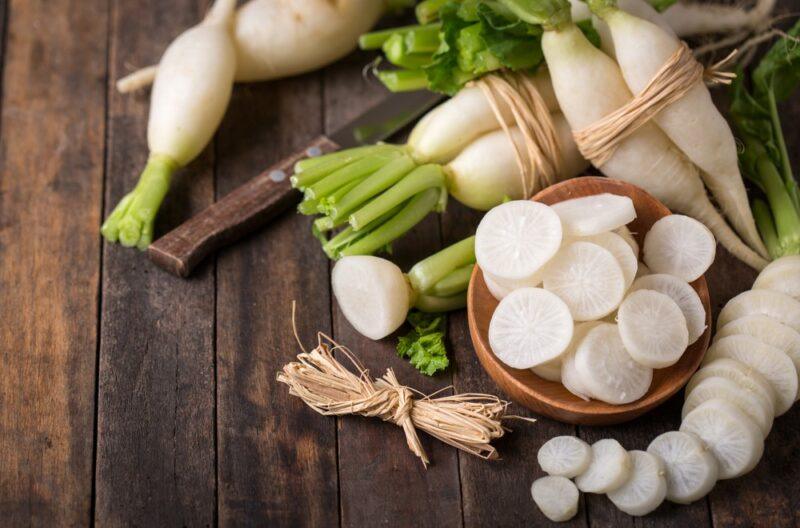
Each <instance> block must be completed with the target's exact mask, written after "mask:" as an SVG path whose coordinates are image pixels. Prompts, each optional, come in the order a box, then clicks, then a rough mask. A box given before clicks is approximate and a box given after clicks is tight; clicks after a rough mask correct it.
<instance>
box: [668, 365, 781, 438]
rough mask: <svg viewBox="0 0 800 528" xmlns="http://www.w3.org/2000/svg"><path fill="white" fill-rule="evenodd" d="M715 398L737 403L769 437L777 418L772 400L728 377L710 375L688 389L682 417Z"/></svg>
mask: <svg viewBox="0 0 800 528" xmlns="http://www.w3.org/2000/svg"><path fill="white" fill-rule="evenodd" d="M715 398H719V399H722V400H725V401H726V402H728V403H732V404H733V405H735V406H736V407H737V408H738V409H739V410H740V411H742V412H743V413H745V414H746V415H747V417H748V418H750V419H751V420H753V423H755V424H756V425H758V427H759V429H761V433H762V434H763V435H764V438H766V437H767V435H768V434H769V432H770V430H771V429H772V421H773V419H774V418H775V409H774V407H773V405H772V401H771V400H769V399H768V398H765V397H763V396H760V395H759V394H758V393H756V392H748V391H745V390H742V388H741V387H740V386H739V385H738V384H736V383H734V382H733V381H731V380H729V379H726V378H721V377H710V378H707V379H705V380H703V381H701V382H700V383H698V384H697V385H695V386H694V387H692V390H691V391H687V392H686V401H685V402H684V404H683V409H682V410H681V418H685V417H686V415H687V414H689V413H690V412H692V411H693V410H695V409H696V408H697V407H699V406H700V405H702V404H703V403H705V402H707V401H709V400H713V399H715Z"/></svg>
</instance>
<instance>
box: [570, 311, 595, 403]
mask: <svg viewBox="0 0 800 528" xmlns="http://www.w3.org/2000/svg"><path fill="white" fill-rule="evenodd" d="M599 324H600V323H599V322H596V321H589V322H586V323H579V324H577V325H575V330H574V331H573V333H572V341H570V343H569V346H568V347H567V351H566V352H565V353H564V356H563V357H562V358H561V384H562V385H564V388H565V389H567V390H568V391H570V392H571V393H572V394H574V395H575V396H577V397H578V398H581V399H582V400H586V401H589V399H590V398H591V394H590V393H589V389H588V388H587V387H586V384H585V383H584V381H583V378H581V375H580V373H579V372H578V370H577V369H576V368H575V351H576V350H577V349H578V346H579V345H580V344H581V342H582V341H583V338H585V337H586V334H588V333H589V331H590V330H591V329H592V328H594V327H596V326H597V325H599Z"/></svg>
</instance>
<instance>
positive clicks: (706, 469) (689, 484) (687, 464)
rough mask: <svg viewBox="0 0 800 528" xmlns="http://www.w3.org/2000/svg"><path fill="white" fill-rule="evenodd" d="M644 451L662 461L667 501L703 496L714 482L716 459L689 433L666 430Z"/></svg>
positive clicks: (689, 500)
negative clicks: (665, 479) (665, 478)
mask: <svg viewBox="0 0 800 528" xmlns="http://www.w3.org/2000/svg"><path fill="white" fill-rule="evenodd" d="M647 452H648V453H652V454H654V455H656V456H658V457H659V458H661V460H663V461H664V469H665V470H666V475H665V476H666V477H667V500H670V501H672V502H677V503H679V504H689V503H692V502H694V501H696V500H699V499H701V498H703V497H705V496H706V495H707V494H708V492H709V491H711V489H712V488H713V487H714V484H716V483H717V476H718V474H719V465H718V464H717V459H716V458H714V455H713V454H712V453H711V451H710V450H709V449H708V448H707V447H706V446H705V444H703V441H702V440H700V438H699V437H698V436H697V435H695V434H693V433H686V432H680V431H670V432H668V433H664V434H662V435H659V436H657V437H656V438H655V439H654V440H653V441H652V442H650V445H649V446H648V447H647Z"/></svg>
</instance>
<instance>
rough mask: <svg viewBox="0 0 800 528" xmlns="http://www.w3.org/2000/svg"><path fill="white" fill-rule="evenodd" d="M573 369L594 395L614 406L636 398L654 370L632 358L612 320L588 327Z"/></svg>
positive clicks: (645, 386) (577, 352)
mask: <svg viewBox="0 0 800 528" xmlns="http://www.w3.org/2000/svg"><path fill="white" fill-rule="evenodd" d="M575 369H576V370H577V372H578V374H579V375H580V378H581V380H582V381H583V383H584V385H585V386H586V388H587V389H588V391H589V393H590V394H591V395H592V397H593V398H596V399H598V400H601V401H604V402H606V403H611V404H615V405H622V404H625V403H631V402H633V401H636V400H638V399H639V398H641V397H642V396H644V395H645V393H646V392H647V389H649V388H650V382H651V381H652V380H653V369H651V368H649V367H645V366H644V365H641V364H639V363H637V362H636V361H634V359H633V358H632V357H631V356H630V354H628V352H626V350H625V346H624V345H623V344H622V338H621V337H620V335H619V330H618V329H617V325H614V324H611V323H600V324H599V325H597V326H596V327H595V328H592V329H591V330H589V333H588V334H586V337H585V338H583V340H582V341H581V343H580V345H578V349H577V351H576V352H575Z"/></svg>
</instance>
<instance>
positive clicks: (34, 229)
mask: <svg viewBox="0 0 800 528" xmlns="http://www.w3.org/2000/svg"><path fill="white" fill-rule="evenodd" d="M0 8H1V9H2V10H3V12H5V9H6V8H7V9H8V10H9V12H10V18H9V25H8V27H7V31H8V35H6V38H5V39H4V40H5V42H6V43H7V47H6V52H5V63H4V69H3V98H2V114H1V115H0V129H1V130H2V142H0V254H2V258H0V292H2V299H3V300H2V302H0V362H2V365H3V374H2V376H0V497H1V498H0V519H3V524H4V525H5V526H30V525H44V526H79V525H88V524H89V522H90V520H91V519H90V518H91V488H92V449H93V438H94V430H93V423H94V387H95V358H96V351H97V344H96V343H97V332H96V322H97V293H98V284H99V277H100V258H99V255H100V243H99V236H98V226H99V225H100V215H101V210H100V204H101V195H102V181H103V140H104V133H105V123H104V107H105V86H104V79H105V76H106V52H105V42H106V22H107V17H108V13H107V6H106V2H105V0H86V1H83V2H68V1H60V0H59V1H55V0H15V1H11V2H9V3H8V5H7V6H5V5H0Z"/></svg>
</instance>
